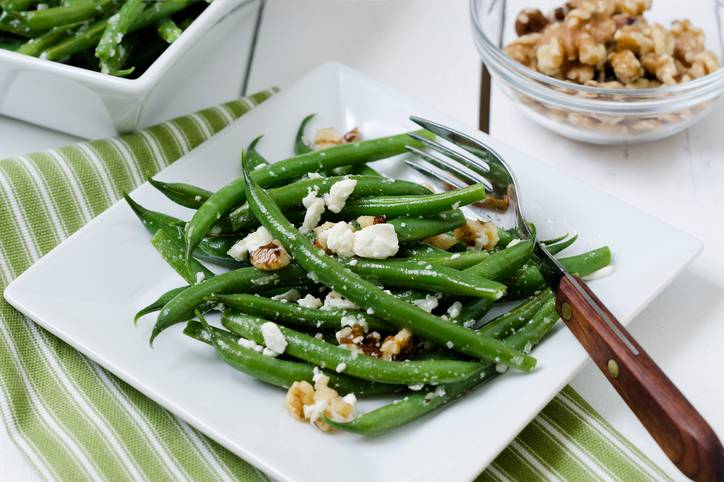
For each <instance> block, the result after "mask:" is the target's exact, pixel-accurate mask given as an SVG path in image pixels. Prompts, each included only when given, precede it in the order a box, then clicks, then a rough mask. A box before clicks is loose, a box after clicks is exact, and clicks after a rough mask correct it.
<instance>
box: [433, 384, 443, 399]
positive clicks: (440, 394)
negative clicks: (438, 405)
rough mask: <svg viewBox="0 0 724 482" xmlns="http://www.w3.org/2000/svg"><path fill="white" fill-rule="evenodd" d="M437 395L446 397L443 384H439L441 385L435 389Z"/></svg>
mask: <svg viewBox="0 0 724 482" xmlns="http://www.w3.org/2000/svg"><path fill="white" fill-rule="evenodd" d="M435 396H436V397H439V398H442V397H444V396H445V387H443V386H442V385H439V386H438V387H437V388H436V389H435Z"/></svg>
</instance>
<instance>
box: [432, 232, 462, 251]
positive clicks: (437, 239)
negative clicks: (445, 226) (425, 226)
mask: <svg viewBox="0 0 724 482" xmlns="http://www.w3.org/2000/svg"><path fill="white" fill-rule="evenodd" d="M457 242H458V240H457V239H455V237H454V236H450V235H449V234H447V233H442V234H438V235H436V236H432V237H430V238H427V239H426V240H425V241H424V243H426V244H429V245H430V246H435V247H436V248H440V249H444V250H445V251H447V250H448V249H450V248H452V247H453V246H455V244H457Z"/></svg>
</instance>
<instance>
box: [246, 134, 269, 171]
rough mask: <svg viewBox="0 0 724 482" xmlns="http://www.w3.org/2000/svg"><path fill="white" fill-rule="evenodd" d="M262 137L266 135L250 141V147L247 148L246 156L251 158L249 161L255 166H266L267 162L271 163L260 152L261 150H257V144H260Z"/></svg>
mask: <svg viewBox="0 0 724 482" xmlns="http://www.w3.org/2000/svg"><path fill="white" fill-rule="evenodd" d="M262 137H264V135H263V134H262V135H260V136H257V137H255V138H254V139H253V140H252V141H251V142H250V143H249V147H248V148H247V150H246V157H248V158H249V162H250V163H251V165H252V166H253V167H254V168H256V167H257V166H266V165H267V164H269V161H267V160H266V159H264V156H262V155H261V154H259V151H257V150H256V145H257V144H259V141H261V139H262Z"/></svg>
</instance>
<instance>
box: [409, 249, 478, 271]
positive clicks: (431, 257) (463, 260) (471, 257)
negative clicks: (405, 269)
mask: <svg viewBox="0 0 724 482" xmlns="http://www.w3.org/2000/svg"><path fill="white" fill-rule="evenodd" d="M440 251H442V252H443V253H444V254H442V255H440V254H437V253H436V254H428V255H419V256H415V257H413V258H412V259H415V260H417V261H425V262H427V263H430V264H432V265H435V266H446V267H448V268H453V269H456V270H463V269H466V268H469V267H471V266H473V265H476V264H478V263H480V262H481V261H483V260H484V259H487V257H488V256H490V253H488V252H487V251H467V252H464V253H448V252H447V251H444V250H440Z"/></svg>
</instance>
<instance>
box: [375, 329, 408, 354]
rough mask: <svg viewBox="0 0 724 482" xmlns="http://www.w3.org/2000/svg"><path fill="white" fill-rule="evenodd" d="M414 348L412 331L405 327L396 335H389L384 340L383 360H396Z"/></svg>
mask: <svg viewBox="0 0 724 482" xmlns="http://www.w3.org/2000/svg"><path fill="white" fill-rule="evenodd" d="M411 348H412V332H411V331H410V330H408V329H407V328H403V329H401V330H400V331H398V332H397V334H396V335H395V336H388V337H387V338H385V341H384V342H382V346H381V347H380V352H381V353H382V359H383V360H395V359H397V358H398V357H399V356H400V355H401V354H403V353H406V352H408V351H410V349H411Z"/></svg>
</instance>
